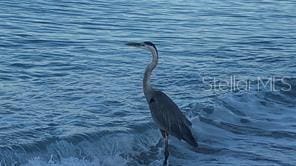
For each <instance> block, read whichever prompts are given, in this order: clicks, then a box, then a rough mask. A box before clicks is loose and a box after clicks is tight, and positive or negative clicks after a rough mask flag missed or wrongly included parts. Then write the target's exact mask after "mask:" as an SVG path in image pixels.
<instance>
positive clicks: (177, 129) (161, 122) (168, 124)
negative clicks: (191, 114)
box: [149, 91, 197, 146]
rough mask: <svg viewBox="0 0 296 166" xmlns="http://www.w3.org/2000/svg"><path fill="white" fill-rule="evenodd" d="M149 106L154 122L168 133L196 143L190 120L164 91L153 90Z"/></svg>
mask: <svg viewBox="0 0 296 166" xmlns="http://www.w3.org/2000/svg"><path fill="white" fill-rule="evenodd" d="M149 107H150V110H151V114H152V117H153V120H154V121H155V123H156V124H157V125H158V126H159V127H160V129H162V130H165V131H168V132H169V134H171V135H173V136H175V137H177V138H178V139H184V140H185V141H186V142H188V143H189V144H191V145H193V146H197V143H196V141H195V139H194V137H193V136H192V133H191V130H190V126H191V122H190V121H189V120H188V119H187V118H186V117H185V116H184V115H183V113H182V112H181V111H180V109H179V108H178V106H177V105H176V104H175V103H174V102H173V101H172V99H170V98H169V97H168V96H167V95H166V94H165V93H163V92H161V91H154V93H153V94H152V96H151V99H150V101H149Z"/></svg>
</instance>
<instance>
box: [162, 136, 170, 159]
mask: <svg viewBox="0 0 296 166" xmlns="http://www.w3.org/2000/svg"><path fill="white" fill-rule="evenodd" d="M168 158H169V134H168V133H167V132H164V162H163V165H167V163H168Z"/></svg>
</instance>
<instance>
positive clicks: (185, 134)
mask: <svg viewBox="0 0 296 166" xmlns="http://www.w3.org/2000/svg"><path fill="white" fill-rule="evenodd" d="M182 131H183V133H182V135H183V139H184V140H185V141H186V142H187V143H188V144H190V145H191V146H193V147H198V144H197V142H196V140H195V138H194V137H193V135H192V132H191V130H190V128H189V127H188V126H186V125H184V127H183V130H182Z"/></svg>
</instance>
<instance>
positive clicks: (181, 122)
mask: <svg viewBox="0 0 296 166" xmlns="http://www.w3.org/2000/svg"><path fill="white" fill-rule="evenodd" d="M127 45H129V46H135V47H142V48H146V49H148V50H150V52H151V53H152V62H151V63H150V64H149V65H148V66H147V67H146V70H145V74H144V79H143V90H144V95H145V97H146V100H147V102H148V104H149V108H150V112H151V115H152V118H153V120H154V122H155V124H156V125H157V126H158V127H159V129H160V131H161V133H162V135H163V137H164V139H165V161H164V164H166V163H167V159H168V155H169V152H168V136H169V135H173V136H175V137H176V138H178V139H179V140H185V141H186V142H187V143H188V144H190V145H192V146H193V147H197V146H198V144H197V142H196V140H195V139H194V137H193V135H192V133H191V129H190V127H191V122H190V121H189V120H188V119H187V118H186V117H185V116H184V115H183V113H182V112H181V111H180V109H179V108H178V106H177V105H176V104H175V103H174V102H173V100H172V99H170V98H169V97H168V96H167V95H166V94H165V93H163V92H162V91H159V90H156V89H154V88H153V87H152V86H151V83H150V80H151V79H150V77H151V74H152V71H153V70H154V69H155V68H156V66H157V63H158V52H157V49H156V47H155V45H154V44H153V43H151V42H144V43H128V44H127Z"/></svg>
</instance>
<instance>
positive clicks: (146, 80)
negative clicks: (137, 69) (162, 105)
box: [143, 49, 158, 96]
mask: <svg viewBox="0 0 296 166" xmlns="http://www.w3.org/2000/svg"><path fill="white" fill-rule="evenodd" d="M151 53H152V62H151V63H150V64H149V65H148V66H147V67H146V70H145V74H144V79H143V89H144V94H145V95H146V96H147V95H149V94H150V93H149V92H151V91H152V86H151V83H150V82H151V74H152V71H153V69H155V67H156V66H157V62H158V53H157V51H156V50H155V49H153V50H151Z"/></svg>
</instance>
